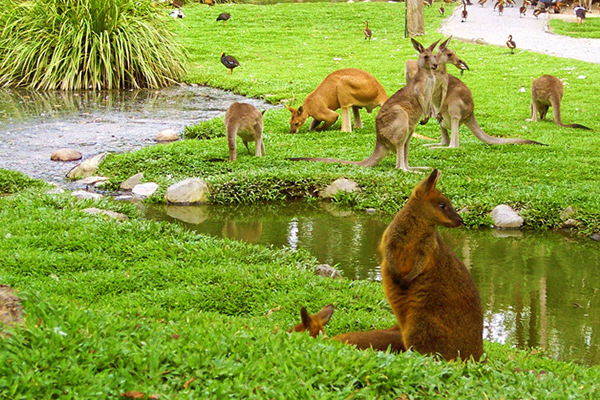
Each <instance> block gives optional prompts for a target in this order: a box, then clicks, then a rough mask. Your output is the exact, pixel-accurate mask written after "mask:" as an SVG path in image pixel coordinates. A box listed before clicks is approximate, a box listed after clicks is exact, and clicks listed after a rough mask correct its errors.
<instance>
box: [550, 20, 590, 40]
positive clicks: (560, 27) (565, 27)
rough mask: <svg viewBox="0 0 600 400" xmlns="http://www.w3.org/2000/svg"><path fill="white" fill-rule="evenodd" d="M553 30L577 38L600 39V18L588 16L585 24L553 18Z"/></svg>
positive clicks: (551, 24)
mask: <svg viewBox="0 0 600 400" xmlns="http://www.w3.org/2000/svg"><path fill="white" fill-rule="evenodd" d="M549 25H550V29H551V30H552V32H554V33H557V34H559V35H565V36H571V37H575V38H590V39H600V18H586V19H585V22H584V23H583V24H579V25H577V23H576V22H567V21H562V20H560V19H551V20H550V22H549Z"/></svg>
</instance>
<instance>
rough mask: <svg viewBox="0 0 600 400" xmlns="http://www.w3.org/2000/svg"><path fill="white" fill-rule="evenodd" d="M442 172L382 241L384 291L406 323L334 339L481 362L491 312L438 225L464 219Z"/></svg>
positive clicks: (417, 192)
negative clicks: (445, 190)
mask: <svg viewBox="0 0 600 400" xmlns="http://www.w3.org/2000/svg"><path fill="white" fill-rule="evenodd" d="M440 176H441V173H440V172H438V171H437V170H435V169H434V170H433V172H432V173H431V175H429V177H427V178H426V179H424V180H423V181H421V182H420V183H419V184H418V185H417V186H416V187H415V189H414V190H413V192H412V194H411V196H410V198H409V200H408V202H407V203H406V205H405V206H404V207H403V208H402V209H401V210H400V212H399V213H398V214H396V216H395V217H394V219H393V221H392V222H391V223H390V225H389V226H388V227H387V229H386V230H385V232H384V234H383V237H382V240H381V244H380V247H379V250H380V252H381V255H382V263H381V276H382V282H383V289H384V293H385V296H386V298H387V300H388V302H389V304H390V306H391V308H392V310H393V312H394V314H395V316H396V320H397V322H398V324H397V325H396V326H394V327H392V328H388V329H380V330H375V331H365V332H350V333H345V334H341V335H337V336H335V337H334V338H333V339H334V340H340V341H342V342H345V343H347V344H353V345H355V346H356V347H358V348H361V349H364V348H369V347H371V348H373V349H377V350H385V349H387V348H388V347H389V348H390V349H391V350H392V351H405V350H407V349H412V350H415V351H418V352H419V353H421V354H431V355H439V356H441V357H443V358H444V359H446V360H455V359H457V358H459V357H460V358H461V359H463V360H467V359H473V360H475V361H479V360H481V357H482V356H483V354H484V352H483V311H482V309H481V299H480V298H479V292H478V291H477V288H476V286H475V282H473V279H472V278H471V275H470V274H469V271H468V270H467V268H466V267H465V265H464V264H463V263H462V262H461V261H460V260H459V259H458V258H457V257H456V255H455V254H454V253H453V252H452V250H450V248H449V247H448V246H447V245H446V243H444V241H443V239H442V237H441V236H440V234H439V233H438V232H437V230H436V226H438V225H443V226H445V227H447V228H455V227H458V226H460V225H462V223H463V221H462V218H461V217H460V216H459V215H458V213H457V212H456V211H455V210H454V208H453V207H452V204H451V203H450V201H449V200H448V198H446V196H444V195H443V194H442V193H441V192H440V191H439V190H438V189H437V188H436V185H437V182H438V180H439V178H440ZM331 307H332V306H331ZM322 311H323V310H322ZM331 312H333V309H331ZM329 317H331V315H329ZM303 321H304V317H303ZM327 321H329V318H328V319H327ZM323 325H324V324H322V325H321V330H322V328H323Z"/></svg>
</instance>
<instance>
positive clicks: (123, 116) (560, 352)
mask: <svg viewBox="0 0 600 400" xmlns="http://www.w3.org/2000/svg"><path fill="white" fill-rule="evenodd" d="M233 101H245V102H249V103H252V104H253V105H255V106H257V107H258V108H262V109H267V108H273V107H274V106H272V105H268V104H266V103H264V102H261V101H260V100H255V99H246V98H244V97H242V96H237V95H233V94H231V93H228V92H224V91H221V90H218V89H212V88H206V87H194V86H182V87H179V86H178V87H170V88H166V89H161V90H135V91H100V92H74V93H65V92H44V93H39V92H29V91H19V90H4V89H0V138H1V140H0V168H3V169H10V170H16V171H20V172H23V173H25V174H27V175H29V176H31V177H34V178H39V179H43V180H46V181H49V182H53V183H57V184H59V185H61V186H66V187H69V184H68V183H67V182H66V181H65V180H64V179H63V178H64V176H65V174H66V173H67V172H68V171H69V170H70V169H71V168H72V167H73V166H74V165H76V164H78V163H79V162H80V161H76V162H69V163H60V162H53V161H50V155H51V154H52V152H54V151H55V150H57V149H59V148H63V147H72V148H75V149H77V150H79V151H81V152H82V153H83V154H84V159H85V158H89V157H92V156H94V155H96V154H98V153H100V152H104V151H111V152H126V151H132V150H135V149H138V148H140V147H142V146H149V145H153V144H154V143H155V142H154V137H155V136H156V134H157V133H158V132H159V131H161V130H163V129H167V128H171V129H175V130H177V131H178V132H181V131H182V130H183V127H184V126H186V125H192V124H195V123H197V122H198V121H201V120H207V119H210V118H213V117H217V116H222V115H223V114H224V113H225V110H226V109H227V107H228V106H229V105H230V104H231V103H232V102H233ZM140 207H141V208H142V211H143V212H144V215H145V216H146V218H149V219H153V220H161V221H170V222H172V223H178V224H182V225H183V226H185V227H186V228H187V229H190V230H194V231H197V232H199V233H202V234H207V235H210V236H217V237H227V238H231V239H235V240H243V241H246V242H249V243H257V244H261V245H266V246H277V247H283V246H286V247H289V248H291V249H293V250H299V249H303V250H305V251H308V252H310V253H311V254H312V255H314V256H315V257H316V258H317V259H318V260H319V262H321V263H327V264H330V265H332V266H335V267H336V268H338V269H339V270H341V271H342V273H343V275H344V277H345V278H347V279H371V280H379V268H378V264H379V262H378V255H377V246H378V243H379V240H380V237H381V234H382V233H383V231H384V229H385V227H386V226H387V224H388V223H389V222H390V220H391V218H392V216H384V217H382V216H379V215H370V214H367V213H366V212H351V211H348V210H344V209H341V208H338V207H336V206H334V205H332V204H331V203H327V202H319V203H317V204H316V205H315V204H313V205H308V204H305V203H289V204H284V205H279V204H278V205H272V204H262V205H257V206H237V207H224V206H199V207H192V206H185V207H184V206H149V205H140ZM441 233H442V236H443V237H444V239H445V241H446V242H447V243H448V244H449V246H450V247H451V248H452V249H453V250H454V251H455V252H456V254H457V255H458V256H459V258H460V259H461V260H463V262H464V263H465V265H466V266H467V267H468V268H469V269H470V271H471V274H472V276H473V278H474V280H475V282H476V284H477V287H478V289H479V291H480V293H481V297H482V303H483V306H484V313H485V322H484V324H485V326H484V335H485V338H486V339H487V340H490V341H495V342H502V343H508V344H511V345H513V346H517V347H520V348H528V347H541V348H542V349H544V350H545V351H546V352H547V354H548V355H549V356H550V357H554V358H557V359H560V360H567V361H575V362H580V363H585V364H590V365H593V364H599V363H600V346H599V344H598V337H597V334H598V333H599V332H600V294H599V293H598V292H599V290H600V289H599V288H600V268H599V266H600V247H599V246H598V244H597V243H594V242H592V241H590V240H589V239H578V238H574V237H572V236H569V235H567V234H563V233H556V232H545V233H530V232H521V231H497V230H489V229H488V230H469V229H465V228H459V229H443V230H441Z"/></svg>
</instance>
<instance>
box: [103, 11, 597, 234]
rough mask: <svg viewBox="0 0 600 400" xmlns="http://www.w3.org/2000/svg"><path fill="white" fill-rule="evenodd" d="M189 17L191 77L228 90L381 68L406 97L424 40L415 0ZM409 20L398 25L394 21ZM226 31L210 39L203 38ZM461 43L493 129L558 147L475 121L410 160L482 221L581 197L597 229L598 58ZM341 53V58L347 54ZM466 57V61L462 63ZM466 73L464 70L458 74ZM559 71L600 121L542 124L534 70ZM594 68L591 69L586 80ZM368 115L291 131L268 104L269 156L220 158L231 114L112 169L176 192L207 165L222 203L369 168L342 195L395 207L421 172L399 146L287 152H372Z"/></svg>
mask: <svg viewBox="0 0 600 400" xmlns="http://www.w3.org/2000/svg"><path fill="white" fill-rule="evenodd" d="M185 11H186V15H187V17H186V19H184V20H183V21H173V27H174V29H176V30H177V32H178V34H179V39H180V40H181V42H182V43H183V44H184V45H185V47H186V48H187V49H188V50H189V52H190V56H191V60H192V66H191V69H190V73H189V75H188V77H187V80H188V81H189V82H196V83H201V84H208V85H211V86H217V87H222V88H225V89H229V90H233V91H235V92H238V93H242V94H246V95H249V96H254V97H261V98H264V99H266V100H268V101H270V102H279V101H281V102H287V103H289V104H291V105H294V106H298V105H300V104H301V102H302V100H303V99H304V98H305V97H306V95H307V94H308V93H310V91H312V90H313V89H314V88H315V87H316V86H317V85H318V84H319V83H320V81H321V80H322V79H323V78H324V77H325V76H326V75H327V74H328V73H329V72H331V71H333V70H335V69H338V68H345V67H356V68H362V69H365V70H367V71H369V72H371V73H372V74H373V75H374V76H375V77H376V78H377V79H378V80H380V82H381V83H382V84H383V85H384V87H385V88H386V90H387V91H388V94H390V95H391V94H392V93H393V92H394V91H396V90H397V89H398V88H400V87H401V86H402V85H403V81H404V79H403V74H404V62H405V60H407V59H410V58H415V57H416V56H415V51H414V49H413V48H412V46H411V45H410V43H409V41H408V40H406V39H404V38H403V36H402V33H403V24H402V17H403V15H404V10H403V6H402V5H401V4H390V3H353V4H333V5H331V4H328V3H312V4H277V5H274V6H268V7H266V6H253V5H229V6H222V7H216V8H209V9H207V8H206V7H201V6H190V7H187V8H186V9H185ZM222 11H228V12H230V13H232V15H233V18H232V20H230V21H229V22H228V23H227V24H225V25H223V24H219V23H216V22H215V21H214V19H215V18H216V15H217V14H218V13H220V12H222ZM425 13H426V31H427V32H428V33H429V34H428V35H427V36H426V37H424V38H421V39H420V40H421V41H422V42H424V43H426V44H428V43H430V42H432V41H434V40H437V39H439V38H440V36H439V35H438V34H436V33H435V31H436V29H437V27H438V26H439V25H440V23H441V17H439V16H438V15H437V10H432V9H428V8H426V9H425ZM366 19H368V20H369V24H370V26H372V28H373V31H374V40H373V41H372V42H370V43H369V42H365V40H364V39H363V36H362V27H363V24H364V20H366ZM392 19H393V21H395V22H394V23H391V21H392ZM199 37H201V38H214V37H219V40H218V41H216V40H198V38H199ZM451 48H452V49H453V50H455V51H456V52H457V53H458V54H459V56H460V57H461V58H463V59H464V60H465V61H466V62H467V63H468V64H469V66H470V67H471V69H472V71H470V72H467V73H466V74H465V75H464V76H463V77H462V78H463V80H464V82H465V83H466V84H467V85H468V86H469V88H470V89H471V90H472V92H473V96H474V99H475V105H476V108H475V115H476V118H477V120H478V122H479V124H480V125H481V126H482V127H483V129H484V130H486V131H487V132H488V133H489V134H491V135H494V136H499V137H523V138H529V139H533V140H536V141H539V142H542V143H546V144H548V146H544V147H541V146H512V145H507V146H489V145H485V144H483V143H482V142H480V141H479V140H477V139H476V138H475V137H474V136H473V135H472V134H471V132H469V131H468V130H467V129H466V128H464V127H463V128H462V130H461V132H462V136H461V141H460V143H461V145H460V148H459V149H455V150H448V149H437V150H434V149H427V148H424V147H422V146H421V144H423V143H425V142H424V141H423V140H419V139H413V142H412V145H411V150H410V155H409V163H410V165H413V166H419V165H425V166H429V167H436V168H439V169H440V170H442V172H443V178H442V181H441V187H442V189H443V191H444V192H445V193H446V194H447V195H449V197H450V199H451V200H452V201H453V203H454V205H455V206H456V207H457V208H459V209H462V208H465V207H467V208H468V213H466V215H465V220H466V222H467V224H468V225H471V226H481V225H483V226H488V225H489V224H490V219H489V217H488V216H487V214H488V213H489V212H490V211H491V210H492V209H493V208H494V207H495V206H496V205H498V204H502V203H508V204H510V205H512V206H513V207H515V208H517V209H518V210H519V211H520V213H521V214H522V216H523V217H524V218H525V225H526V226H527V227H530V228H541V229H544V228H555V227H557V226H559V225H560V224H561V221H560V219H559V215H560V213H561V212H562V210H564V209H565V208H566V207H567V206H572V207H573V208H574V209H575V210H576V214H575V215H574V218H575V219H577V220H578V221H579V222H580V223H581V225H580V231H581V233H584V234H589V233H593V232H595V231H598V230H599V229H600V186H599V185H598V184H597V176H599V175H600V166H599V165H598V163H597V162H596V161H595V160H596V150H595V149H597V148H598V147H599V146H600V139H599V137H598V131H599V130H600V123H599V118H598V117H599V114H600V112H599V111H598V108H597V107H596V98H597V94H596V89H595V88H596V83H597V82H599V81H600V72H599V71H598V68H597V66H595V65H593V64H589V63H585V62H579V61H575V60H565V59H560V58H556V57H551V56H547V55H541V54H536V53H531V52H527V51H523V52H518V53H517V54H515V55H511V54H509V52H508V51H507V50H506V49H505V48H502V47H494V46H480V45H474V44H469V43H461V42H458V41H454V42H453V43H451ZM221 51H225V52H226V53H227V54H233V55H235V56H236V57H237V58H238V60H239V61H240V63H241V64H242V67H241V68H238V69H236V70H235V72H234V73H233V75H231V76H230V75H228V73H227V72H228V71H227V70H226V69H225V68H224V67H223V66H222V65H221V64H220V62H219V54H220V52H221ZM338 57H339V58H341V60H339V61H338V60H336V58H338ZM451 68H452V67H451ZM451 72H452V73H456V72H457V71H452V70H451ZM542 74H552V75H555V76H557V77H559V78H561V79H563V80H564V81H565V82H566V84H567V85H566V86H565V96H564V98H563V102H562V114H563V115H562V116H563V121H565V122H566V123H571V122H577V123H581V124H584V125H587V126H589V127H592V128H594V129H595V130H596V131H595V132H592V131H582V130H576V129H569V128H561V127H558V126H557V125H555V124H553V123H551V122H539V123H531V122H526V121H525V119H527V118H529V113H530V109H529V103H530V93H529V90H530V87H531V82H532V81H533V79H534V78H536V77H538V76H540V75H542ZM580 75H584V76H586V79H578V78H577V77H578V76H580ZM375 114H376V111H375V113H374V114H373V115H368V114H366V113H364V112H363V114H362V115H363V120H364V125H365V128H364V129H360V130H355V131H354V132H353V133H351V134H347V133H341V132H339V131H338V130H339V128H340V122H339V121H338V122H337V123H336V124H335V125H334V128H333V130H330V131H328V132H321V133H318V132H308V124H305V126H303V127H302V128H301V130H300V133H299V134H296V135H290V134H288V133H287V132H288V131H289V123H288V121H289V112H288V111H287V110H285V109H283V108H281V109H276V110H269V111H267V112H266V114H265V117H264V119H265V134H266V136H267V138H266V139H265V146H266V152H267V156H266V157H263V158H262V159H255V158H254V157H252V156H249V155H248V154H247V152H246V151H245V149H243V146H242V145H241V144H239V145H238V146H237V147H238V157H239V158H238V160H237V161H236V162H235V163H228V162H210V161H209V160H211V159H219V158H220V159H227V154H228V153H227V144H226V139H225V132H224V126H223V123H222V121H221V120H220V119H215V120H212V121H208V122H205V123H201V124H200V125H198V126H196V127H189V128H188V129H187V130H186V133H187V134H188V136H189V137H195V136H198V137H201V138H208V140H188V141H183V142H178V143H174V144H169V145H161V146H154V147H151V148H145V149H142V150H140V151H137V152H134V153H130V154H123V155H114V156H109V157H107V158H106V160H105V161H104V162H103V164H102V166H101V172H102V173H103V174H107V175H109V176H111V177H113V182H114V183H117V182H119V181H121V180H124V179H126V178H127V177H129V176H131V175H133V174H134V173H137V172H141V171H144V173H145V175H144V176H145V179H147V180H153V181H156V182H158V183H160V184H161V190H160V191H159V192H158V194H157V195H156V196H155V197H154V198H153V199H152V200H154V201H162V195H163V194H164V191H165V190H166V187H167V186H168V185H169V184H172V183H174V182H175V181H177V180H179V179H182V178H185V177H190V176H195V177H201V178H203V179H205V180H206V181H207V182H208V183H209V184H210V185H211V187H212V189H213V197H212V200H213V201H214V202H215V203H220V204H223V203H238V202H240V203H253V202H262V201H281V200H285V199H289V198H296V197H306V196H314V195H315V193H316V192H317V191H318V190H320V189H322V188H323V187H324V186H325V185H327V184H328V183H329V182H331V181H333V180H335V179H336V178H338V177H346V178H350V179H355V180H357V181H358V183H359V184H360V185H361V186H362V187H363V188H364V190H363V192H361V193H360V194H358V195H353V196H341V197H340V198H339V199H338V200H339V201H342V202H343V203H346V204H348V205H350V206H353V207H355V208H357V209H364V208H370V207H373V208H376V209H378V210H380V211H381V212H385V213H390V214H391V213H395V212H397V211H398V210H399V208H400V207H401V206H402V204H403V203H404V201H405V200H406V198H407V196H408V194H409V193H410V191H411V189H412V187H413V186H414V185H415V184H416V183H417V181H418V180H420V179H421V176H419V175H416V174H406V173H402V172H399V171H397V170H395V169H394V164H395V158H394V157H393V156H388V157H387V158H386V159H385V160H384V161H383V162H382V163H381V164H380V165H379V166H377V167H374V168H362V167H358V166H341V165H335V164H329V165H324V164H320V163H305V162H296V163H294V162H289V161H285V158H286V157H303V156H304V157H332V158H341V159H348V160H362V159H364V158H366V157H367V156H369V155H370V154H371V152H372V150H373V147H374V143H375V132H374V125H375V122H374V115H375ZM417 132H419V133H422V134H425V135H427V136H431V137H439V128H438V127H437V126H436V124H435V123H434V122H430V123H429V124H428V125H426V126H424V127H421V126H418V127H417Z"/></svg>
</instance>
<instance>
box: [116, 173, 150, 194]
mask: <svg viewBox="0 0 600 400" xmlns="http://www.w3.org/2000/svg"><path fill="white" fill-rule="evenodd" d="M143 177H144V173H143V172H140V173H139V174H135V175H133V176H130V177H129V178H127V179H126V180H124V181H123V182H121V184H120V185H119V189H121V190H131V189H133V187H134V186H135V185H138V184H139V183H140V181H141V180H142V178H143Z"/></svg>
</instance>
